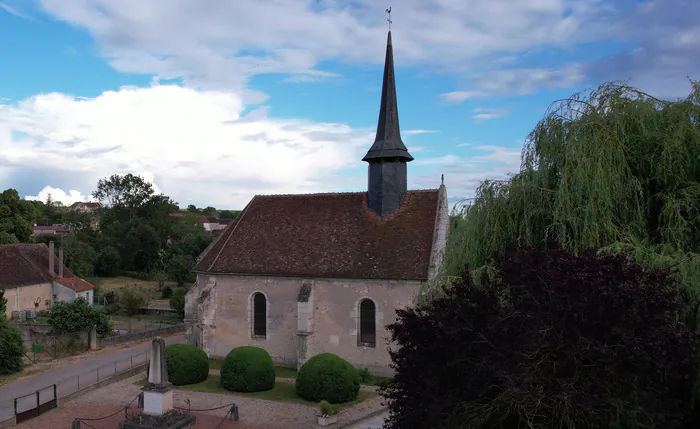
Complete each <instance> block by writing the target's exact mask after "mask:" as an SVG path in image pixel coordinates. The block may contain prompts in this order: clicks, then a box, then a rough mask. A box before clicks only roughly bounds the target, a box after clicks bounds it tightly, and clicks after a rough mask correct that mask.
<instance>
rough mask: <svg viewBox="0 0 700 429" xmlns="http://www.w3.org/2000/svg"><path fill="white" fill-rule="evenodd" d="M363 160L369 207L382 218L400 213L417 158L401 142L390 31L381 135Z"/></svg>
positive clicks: (378, 124)
mask: <svg viewBox="0 0 700 429" xmlns="http://www.w3.org/2000/svg"><path fill="white" fill-rule="evenodd" d="M362 160H363V161H366V162H367V163H369V177H368V186H367V205H368V206H369V208H370V209H371V210H372V211H374V212H375V213H377V214H378V215H379V216H386V215H387V214H389V213H391V212H393V211H395V210H398V209H399V208H400V207H401V203H402V202H403V199H404V196H405V195H406V187H407V171H406V163H407V162H411V161H413V157H412V156H411V154H409V153H408V149H406V146H405V145H404V144H403V141H401V134H400V132H399V110H398V103H397V101H396V82H395V80H394V51H393V48H392V44H391V31H389V35H388V38H387V45H386V59H385V62H384V81H383V83H382V102H381V105H380V107H379V122H378V123H377V135H376V137H375V139H374V144H373V145H372V147H371V148H370V149H369V151H368V152H367V155H365V157H364V158H362Z"/></svg>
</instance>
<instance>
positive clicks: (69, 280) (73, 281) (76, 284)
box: [54, 276, 95, 292]
mask: <svg viewBox="0 0 700 429" xmlns="http://www.w3.org/2000/svg"><path fill="white" fill-rule="evenodd" d="M54 280H56V282H57V283H60V284H62V285H63V286H66V287H69V288H71V289H73V290H74V291H76V292H84V291H86V290H90V289H94V288H95V286H93V285H92V284H91V283H88V282H87V281H85V280H83V279H81V278H80V277H77V276H73V277H63V278H61V277H54Z"/></svg>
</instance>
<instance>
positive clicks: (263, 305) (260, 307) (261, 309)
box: [253, 292, 267, 338]
mask: <svg viewBox="0 0 700 429" xmlns="http://www.w3.org/2000/svg"><path fill="white" fill-rule="evenodd" d="M253 336H254V337H262V338H265V337H266V336H267V299H266V298H265V295H263V294H262V293H260V292H258V293H256V294H255V295H253Z"/></svg>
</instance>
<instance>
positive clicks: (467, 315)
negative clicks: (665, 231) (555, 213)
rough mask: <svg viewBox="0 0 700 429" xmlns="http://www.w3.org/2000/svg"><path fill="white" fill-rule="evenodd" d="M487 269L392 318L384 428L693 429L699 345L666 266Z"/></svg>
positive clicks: (510, 263) (612, 260)
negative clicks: (683, 319) (682, 316)
mask: <svg viewBox="0 0 700 429" xmlns="http://www.w3.org/2000/svg"><path fill="white" fill-rule="evenodd" d="M494 264H495V268H496V270H495V272H496V273H497V275H495V276H491V278H487V277H486V276H484V277H483V279H482V281H480V283H479V286H475V285H474V284H473V283H472V282H471V280H470V276H469V274H468V272H465V273H464V274H463V277H462V281H461V282H460V283H459V284H456V285H455V286H454V287H453V288H451V289H450V290H449V291H448V292H447V296H446V297H444V298H440V299H436V300H434V301H432V302H430V303H428V304H426V305H423V306H418V307H415V308H410V309H405V310H399V311H398V312H397V313H398V320H397V322H396V323H394V324H392V325H390V326H389V327H388V329H389V330H390V332H391V333H392V337H393V340H394V341H395V342H396V343H397V344H398V346H399V347H398V348H396V349H395V350H392V352H391V357H392V360H393V366H394V368H395V370H396V375H395V377H394V379H393V381H391V382H389V383H388V384H385V385H383V386H381V388H380V392H381V393H382V395H384V396H385V398H387V403H388V406H389V410H390V417H389V420H388V422H387V425H386V427H387V428H388V429H408V428H484V429H485V428H489V429H490V428H494V429H495V428H499V429H511V428H512V429H516V428H517V429H520V428H543V429H545V428H546V429H550V428H551V429H554V428H557V429H574V428H575V429H582V428H591V429H599V428H606V429H607V428H617V429H631V428H649V429H651V428H665V429H672V428H690V427H698V426H697V424H698V421H697V420H695V421H693V418H695V419H697V412H696V411H695V409H694V406H693V405H694V399H693V392H694V391H695V389H696V388H697V387H696V386H695V381H696V380H697V376H698V370H699V369H700V363H699V362H700V354H699V350H700V348H699V344H700V342H699V341H698V336H697V334H696V332H695V331H691V330H689V329H688V328H687V326H685V325H684V324H681V323H679V322H678V320H677V315H678V313H679V310H680V309H681V308H682V306H683V301H682V298H681V295H680V294H679V293H678V290H677V288H676V287H675V285H674V279H673V276H672V273H671V272H670V270H669V269H663V270H645V269H643V267H642V266H640V265H638V264H635V263H631V262H629V261H628V260H627V259H626V258H625V257H624V256H596V255H595V254H594V253H593V252H590V253H587V254H584V255H581V256H574V255H572V254H571V253H569V252H567V251H565V250H562V249H558V248H554V249H550V250H547V251H538V250H535V249H532V248H522V249H514V250H512V251H511V252H509V253H508V254H507V255H506V256H505V257H503V258H502V259H500V260H497V261H495V262H494ZM693 416H695V417H693ZM693 425H694V426H693Z"/></svg>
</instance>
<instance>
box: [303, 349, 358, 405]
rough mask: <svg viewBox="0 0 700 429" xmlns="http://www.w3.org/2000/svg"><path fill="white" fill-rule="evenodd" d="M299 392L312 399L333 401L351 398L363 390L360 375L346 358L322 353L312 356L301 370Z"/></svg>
mask: <svg viewBox="0 0 700 429" xmlns="http://www.w3.org/2000/svg"><path fill="white" fill-rule="evenodd" d="M296 391H297V395H299V396H301V397H302V398H304V399H308V400H310V401H321V400H324V399H325V400H326V401H328V402H330V403H332V404H339V403H342V402H348V401H352V400H354V399H355V398H357V393H358V392H359V391H360V375H359V374H358V371H357V369H356V368H355V367H353V366H352V365H350V363H348V362H347V361H346V360H345V359H343V358H341V357H340V356H337V355H334V354H331V353H322V354H320V355H316V356H314V357H312V358H311V359H309V360H308V361H307V362H306V363H305V364H304V365H303V366H302V367H301V369H300V370H299V375H298V376H297V380H296Z"/></svg>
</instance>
